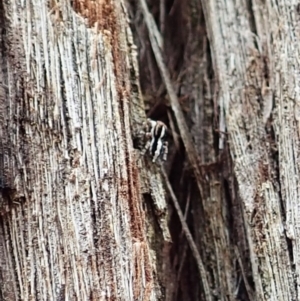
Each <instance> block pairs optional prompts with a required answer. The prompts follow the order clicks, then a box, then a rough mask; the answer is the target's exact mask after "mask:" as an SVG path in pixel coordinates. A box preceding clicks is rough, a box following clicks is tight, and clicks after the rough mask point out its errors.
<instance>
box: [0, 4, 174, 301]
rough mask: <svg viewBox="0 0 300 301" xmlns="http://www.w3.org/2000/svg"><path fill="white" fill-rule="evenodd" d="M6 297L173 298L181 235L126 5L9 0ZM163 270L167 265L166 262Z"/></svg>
mask: <svg viewBox="0 0 300 301" xmlns="http://www.w3.org/2000/svg"><path fill="white" fill-rule="evenodd" d="M0 16H1V20H2V21H1V23H0V29H1V46H0V48H1V52H0V53H1V54H0V58H1V63H0V65H1V68H0V114H1V121H0V140H1V149H0V159H1V160H0V161H1V170H0V172H1V193H0V205H1V206H0V208H1V220H0V221H1V223H0V259H1V265H0V276H1V281H0V292H1V300H45V301H46V300H47V301H49V300H55V301H57V300H162V296H163V289H162V286H161V285H160V284H159V282H160V281H162V279H161V278H162V273H163V270H162V269H161V268H160V267H161V266H162V262H161V258H162V255H161V253H157V250H160V251H159V252H161V250H162V249H163V247H164V246H165V244H166V242H167V241H169V239H170V238H169V233H168V230H167V227H166V204H165V194H164V190H163V186H162V181H161V178H160V175H159V173H158V172H157V167H155V166H154V165H150V166H149V167H145V162H144V160H143V158H140V156H138V153H136V151H135V150H134V148H133V144H132V136H133V133H135V134H136V133H138V131H139V128H140V126H141V122H142V121H144V120H145V111H144V108H143V103H142V101H141V98H140V89H139V84H138V71H137V67H136V50H135V47H134V45H133V42H132V37H131V33H130V29H129V26H128V20H127V15H126V12H125V7H124V3H123V1H114V2H112V1H96V2H93V1H89V0H88V1H73V2H72V1H71V2H68V1H62V2H56V1H49V2H46V1H42V0H40V1H1V2H0ZM158 267H159V269H158Z"/></svg>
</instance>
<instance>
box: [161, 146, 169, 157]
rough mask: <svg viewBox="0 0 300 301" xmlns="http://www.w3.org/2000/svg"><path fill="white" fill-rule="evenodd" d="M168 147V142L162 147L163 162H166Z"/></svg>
mask: <svg viewBox="0 0 300 301" xmlns="http://www.w3.org/2000/svg"><path fill="white" fill-rule="evenodd" d="M168 146H169V143H168V141H164V142H163V146H162V159H163V161H167V156H168Z"/></svg>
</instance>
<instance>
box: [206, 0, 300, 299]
mask: <svg viewBox="0 0 300 301" xmlns="http://www.w3.org/2000/svg"><path fill="white" fill-rule="evenodd" d="M202 3H203V7H204V11H205V17H206V25H207V29H208V36H209V38H210V43H211V50H212V57H213V63H214V69H215V72H216V76H217V78H218V83H219V97H218V103H219V106H220V114H221V116H224V118H223V119H222V118H221V121H222V120H224V122H222V123H220V130H223V129H225V128H226V129H227V131H228V134H229V143H230V145H229V147H230V153H231V157H232V161H233V164H234V174H235V176H236V179H237V183H238V191H239V197H240V198H241V201H242V204H243V214H244V227H245V230H246V234H247V239H248V245H249V252H250V261H251V267H252V275H253V281H254V285H255V296H253V298H254V299H253V300H298V299H299V296H298V286H299V252H298V250H299V239H298V237H299V233H298V232H299V218H298V217H299V206H298V205H297V204H298V202H299V197H300V196H299V185H298V179H299V163H298V161H299V116H298V115H299V114H298V111H299V103H298V102H299V101H298V100H297V99H298V98H299V89H298V88H297V86H298V85H299V80H298V77H299V60H298V56H299V34H298V27H299V10H297V8H298V4H297V2H295V1H256V0H255V1H250V2H249V1H235V2H234V1H217V0H216V1H215V0H212V1H202ZM220 145H221V144H220Z"/></svg>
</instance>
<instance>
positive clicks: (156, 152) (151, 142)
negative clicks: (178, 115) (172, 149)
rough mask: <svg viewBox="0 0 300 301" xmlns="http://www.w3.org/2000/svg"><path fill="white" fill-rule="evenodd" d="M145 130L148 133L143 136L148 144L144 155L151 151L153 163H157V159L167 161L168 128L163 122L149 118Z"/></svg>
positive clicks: (144, 132)
mask: <svg viewBox="0 0 300 301" xmlns="http://www.w3.org/2000/svg"><path fill="white" fill-rule="evenodd" d="M144 129H145V130H146V131H143V132H142V134H143V135H144V137H145V141H146V143H145V147H144V150H143V152H142V153H143V154H145V153H146V151H147V150H149V153H150V155H151V156H152V162H156V160H157V159H161V160H163V161H166V160H167V155H168V141H167V133H168V128H167V126H166V125H165V124H164V123H163V122H161V121H155V120H152V119H150V118H148V119H147V121H146V122H145V124H144Z"/></svg>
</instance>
